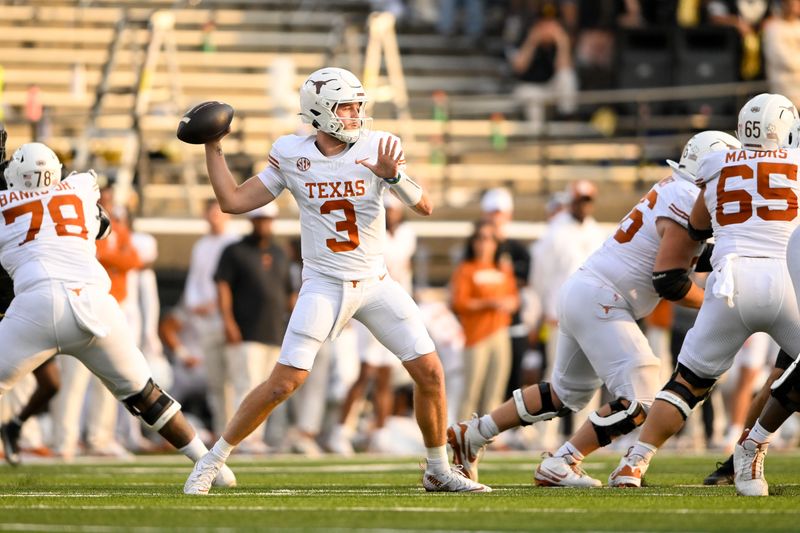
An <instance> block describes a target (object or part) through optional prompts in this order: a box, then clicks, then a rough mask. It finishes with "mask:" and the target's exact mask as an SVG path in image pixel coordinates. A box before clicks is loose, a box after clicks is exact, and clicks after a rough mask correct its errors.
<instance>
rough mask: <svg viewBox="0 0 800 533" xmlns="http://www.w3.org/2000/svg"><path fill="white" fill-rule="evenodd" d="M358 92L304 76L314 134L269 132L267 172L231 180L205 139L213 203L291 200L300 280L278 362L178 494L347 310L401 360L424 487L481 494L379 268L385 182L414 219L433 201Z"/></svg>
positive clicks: (216, 461) (304, 109)
mask: <svg viewBox="0 0 800 533" xmlns="http://www.w3.org/2000/svg"><path fill="white" fill-rule="evenodd" d="M366 100H367V97H366V94H365V92H364V88H363V87H362V86H361V82H360V81H359V80H358V78H357V77H356V76H354V75H353V74H352V73H351V72H348V71H347V70H344V69H340V68H323V69H320V70H318V71H316V72H314V73H312V74H311V75H310V76H309V77H308V79H307V80H306V81H305V83H304V84H303V86H302V87H301V89H300V115H301V116H302V118H303V119H304V120H305V121H306V122H308V123H310V124H311V125H312V126H313V127H314V128H315V129H316V133H315V134H314V135H310V136H306V137H302V136H297V135H286V136H284V137H281V138H279V139H278V140H277V141H275V143H274V145H273V147H272V150H271V151H270V154H269V164H268V166H267V168H266V169H264V170H263V171H262V172H260V173H259V174H257V175H256V176H253V177H251V178H250V179H248V180H247V181H245V182H244V183H243V184H241V185H237V184H236V182H235V181H234V179H233V176H232V175H231V173H230V170H229V169H228V166H227V163H226V162H225V157H224V155H223V153H222V146H221V139H222V137H220V138H219V139H217V140H214V141H212V142H209V143H207V144H206V145H205V150H206V165H207V167H208V173H209V178H210V179H211V184H212V186H213V187H214V193H215V194H216V196H217V199H218V200H219V203H220V207H222V209H223V211H226V212H230V213H243V212H246V211H250V210H252V209H255V208H257V207H260V206H262V205H265V204H267V203H269V202H271V201H273V200H274V199H275V197H276V196H278V195H279V194H280V193H281V191H283V190H284V189H288V190H289V192H290V193H291V194H292V196H294V198H295V200H296V201H297V204H298V205H299V207H300V222H301V233H300V236H301V241H302V256H303V285H302V287H301V289H300V295H299V297H298V300H297V304H296V305H295V308H294V311H293V312H292V316H291V318H290V319H289V325H288V328H287V331H286V335H285V337H284V341H283V345H282V346H281V356H280V359H279V360H278V363H277V364H276V365H275V368H274V369H273V371H272V373H271V374H270V376H269V377H268V378H267V380H266V381H265V382H263V383H262V384H260V385H259V386H257V387H256V388H255V389H254V390H253V391H252V392H251V393H250V394H249V395H248V396H247V397H246V398H245V399H244V401H243V402H242V404H241V405H240V406H239V409H238V411H237V412H236V414H235V415H234V417H233V419H232V420H231V422H230V423H229V424H228V426H227V427H226V428H225V431H224V432H223V434H222V438H220V440H219V441H218V442H217V443H216V444H215V445H214V448H213V449H212V450H211V452H209V453H208V454H207V455H206V457H205V458H203V460H201V461H200V464H198V465H195V469H194V471H193V472H192V473H191V475H190V476H189V478H188V479H187V481H186V484H185V485H184V492H186V493H187V494H207V493H208V490H209V487H210V485H211V483H210V482H211V480H212V479H213V478H214V476H215V475H216V472H217V471H218V469H219V468H220V467H221V466H222V465H224V464H225V460H226V459H227V457H228V455H229V454H230V452H231V451H232V449H233V448H234V446H235V445H237V444H238V443H239V442H241V441H242V439H244V438H245V437H246V436H247V435H248V434H249V433H250V432H252V431H253V430H254V429H255V428H256V427H257V426H258V425H259V424H260V423H261V422H263V421H264V420H265V419H266V418H267V417H268V416H269V414H270V413H271V412H272V410H273V409H274V408H275V407H276V406H277V405H279V404H280V403H281V402H283V401H284V400H286V399H287V398H288V397H289V396H290V395H291V394H292V393H293V392H294V391H295V390H296V389H297V387H299V386H300V385H302V384H303V382H304V381H305V380H306V378H307V376H308V371H309V370H310V369H311V366H312V364H313V362H314V358H315V357H316V354H317V351H318V350H319V348H320V346H321V344H322V343H323V342H324V341H325V340H326V339H328V338H335V337H336V336H337V335H338V334H339V332H340V331H341V329H342V328H343V327H344V325H345V324H346V323H347V321H349V320H350V319H351V318H355V319H357V320H358V321H359V322H361V323H362V324H364V325H365V326H366V327H367V328H368V329H369V330H370V331H371V332H372V334H373V335H375V337H376V338H377V339H378V340H379V341H381V343H382V344H383V345H384V346H386V347H387V348H388V349H389V350H391V351H392V352H393V353H394V354H395V355H396V356H397V357H399V358H400V360H401V361H403V365H404V366H405V368H406V369H407V370H408V371H409V374H410V375H411V377H412V379H413V380H414V382H415V384H416V391H415V408H416V409H415V410H416V416H417V421H418V423H419V426H420V430H421V431H422V435H423V440H424V441H425V445H426V447H427V449H428V453H427V467H426V470H425V473H424V474H423V478H422V482H423V486H424V487H425V489H426V490H428V491H451V492H488V491H489V490H491V489H489V487H486V486H485V485H481V484H480V483H476V482H474V481H471V480H470V479H468V478H466V477H464V476H463V475H462V474H461V472H460V470H458V469H451V468H450V465H449V464H448V460H447V452H446V437H445V432H446V418H447V417H446V410H447V408H446V403H445V393H444V373H443V371H442V366H441V363H440V362H439V358H438V356H437V355H436V352H435V351H434V345H433V341H432V340H431V338H430V335H429V334H428V332H427V331H426V329H425V326H424V323H423V320H422V315H421V313H420V311H419V308H417V306H416V304H415V303H414V301H413V300H412V299H411V297H410V296H409V295H408V293H407V292H406V291H405V290H403V288H402V287H401V286H400V285H399V284H398V283H397V282H396V281H394V280H393V279H391V277H390V276H389V275H388V272H387V269H386V265H385V261H384V246H385V240H386V239H385V231H386V229H385V212H384V207H383V192H384V190H385V189H387V188H388V189H389V190H390V191H391V192H392V193H393V194H395V195H396V196H397V197H398V198H399V199H400V200H402V201H403V203H405V204H406V205H408V206H409V207H411V208H412V209H413V210H414V211H416V212H417V213H419V214H421V215H429V214H430V213H431V211H432V205H431V203H430V200H429V199H428V196H427V195H426V194H425V193H424V192H423V190H422V188H421V187H420V186H419V185H418V184H417V183H415V182H414V181H413V180H412V179H411V178H410V177H409V176H408V175H407V174H406V173H405V159H404V156H403V150H402V147H401V146H400V141H399V139H397V137H395V136H393V135H391V134H388V133H383V132H370V131H368V130H366V129H365V127H364V125H365V122H366V120H367V119H366V118H365V117H364V104H365V103H366ZM223 137H224V134H223Z"/></svg>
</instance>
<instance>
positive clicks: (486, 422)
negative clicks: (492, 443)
mask: <svg viewBox="0 0 800 533" xmlns="http://www.w3.org/2000/svg"><path fill="white" fill-rule="evenodd" d="M478 432H479V433H480V434H481V435H482V436H483V438H485V439H487V440H488V439H493V438H494V437H496V436H497V434H498V433H500V428H498V427H497V423H495V421H494V418H492V415H483V416H482V417H481V419H480V421H478Z"/></svg>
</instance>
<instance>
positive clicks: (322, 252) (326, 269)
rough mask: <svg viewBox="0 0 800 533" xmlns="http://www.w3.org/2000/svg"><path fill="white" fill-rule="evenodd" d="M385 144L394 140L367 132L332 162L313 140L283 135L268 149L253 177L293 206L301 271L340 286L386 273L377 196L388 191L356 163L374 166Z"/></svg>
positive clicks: (383, 225)
mask: <svg viewBox="0 0 800 533" xmlns="http://www.w3.org/2000/svg"><path fill="white" fill-rule="evenodd" d="M387 138H388V139H391V140H397V137H395V136H393V135H391V134H388V133H385V132H381V131H370V132H368V133H366V134H365V135H363V136H362V137H361V138H360V139H359V140H358V141H357V142H356V143H354V144H353V145H352V146H351V147H350V149H349V150H347V151H346V152H344V153H342V154H339V155H336V156H332V157H326V156H324V155H322V153H320V151H319V149H318V148H317V146H316V144H315V143H314V141H315V139H316V137H315V136H314V135H310V136H306V137H301V136H298V135H285V136H283V137H281V138H279V139H278V140H277V141H275V144H273V145H272V150H271V151H270V154H269V163H268V165H267V167H266V168H265V169H264V170H263V171H261V172H260V173H259V174H258V177H259V178H260V179H261V181H262V182H263V183H264V185H265V186H266V187H267V189H269V191H270V192H271V193H272V194H273V195H274V196H276V197H277V196H278V195H279V194H280V193H281V191H283V189H289V192H291V193H292V196H294V198H295V200H296V201H297V204H298V205H299V207H300V228H301V229H300V236H301V242H302V255H303V265H304V267H305V268H310V269H312V270H314V271H317V272H319V273H321V274H325V275H327V276H331V277H334V278H337V279H341V280H359V279H365V278H369V277H374V276H380V275H382V274H384V273H385V272H386V266H385V261H384V255H383V253H384V246H385V240H386V223H385V215H386V213H385V211H384V207H383V192H384V190H385V188H386V187H387V186H388V185H387V184H386V183H385V181H384V180H383V179H381V178H379V177H378V176H376V175H374V174H373V173H372V172H371V171H370V170H369V169H368V168H366V167H365V166H363V165H361V164H359V163H358V161H361V160H364V159H366V160H368V161H370V162H371V163H375V161H376V159H377V154H378V143H379V141H380V140H381V139H387ZM398 148H399V149H400V150H402V148H401V147H400V146H399V144H398ZM404 166H405V165H404V162H403V165H402V166H401V168H403V167H404Z"/></svg>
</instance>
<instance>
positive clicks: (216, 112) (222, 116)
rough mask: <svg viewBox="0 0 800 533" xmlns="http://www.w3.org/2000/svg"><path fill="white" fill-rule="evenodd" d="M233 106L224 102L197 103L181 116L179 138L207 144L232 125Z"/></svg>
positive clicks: (190, 142)
mask: <svg viewBox="0 0 800 533" xmlns="http://www.w3.org/2000/svg"><path fill="white" fill-rule="evenodd" d="M232 120H233V108H232V107H231V106H229V105H228V104H226V103H224V102H203V103H202V104H197V105H196V106H194V107H193V108H191V109H190V110H189V111H187V112H186V114H184V115H183V118H181V121H180V123H179V124H178V131H176V132H175V134H176V135H177V136H178V139H180V140H182V141H183V142H185V143H189V144H205V143H207V142H210V141H213V140H214V139H216V138H218V137H219V136H220V135H222V134H223V133H225V131H226V130H227V129H228V127H230V125H231V121H232Z"/></svg>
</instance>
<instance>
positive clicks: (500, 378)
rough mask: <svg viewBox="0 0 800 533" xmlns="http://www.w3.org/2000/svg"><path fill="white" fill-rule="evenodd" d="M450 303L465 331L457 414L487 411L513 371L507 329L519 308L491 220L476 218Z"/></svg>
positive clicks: (511, 273)
mask: <svg viewBox="0 0 800 533" xmlns="http://www.w3.org/2000/svg"><path fill="white" fill-rule="evenodd" d="M450 287H451V294H452V306H453V311H455V313H456V315H457V316H458V319H459V321H460V322H461V326H462V327H463V329H464V336H465V343H464V344H465V346H464V393H463V399H462V401H461V404H460V406H459V414H458V416H459V418H460V419H464V418H468V417H469V416H470V414H471V413H473V412H476V411H477V412H481V413H483V412H488V411H490V410H491V409H494V408H495V407H497V406H498V405H500V404H501V403H502V402H503V399H504V398H503V393H504V391H505V388H506V387H505V386H506V382H507V381H508V375H509V373H510V372H511V342H510V340H509V335H508V327H509V325H510V324H511V316H512V314H513V313H514V312H515V311H516V310H517V308H518V307H519V292H518V291H517V284H516V280H515V279H514V271H513V269H512V266H511V265H510V264H508V263H507V262H504V261H501V260H500V255H499V254H498V240H497V235H496V234H495V231H494V228H493V226H492V225H491V224H489V223H488V222H478V223H477V224H476V225H475V230H474V232H473V234H472V236H470V238H469V240H468V243H467V252H466V256H465V257H464V260H463V261H462V262H461V264H460V265H459V266H458V267H457V268H456V271H455V272H454V273H453V277H452V278H451V280H450Z"/></svg>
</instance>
